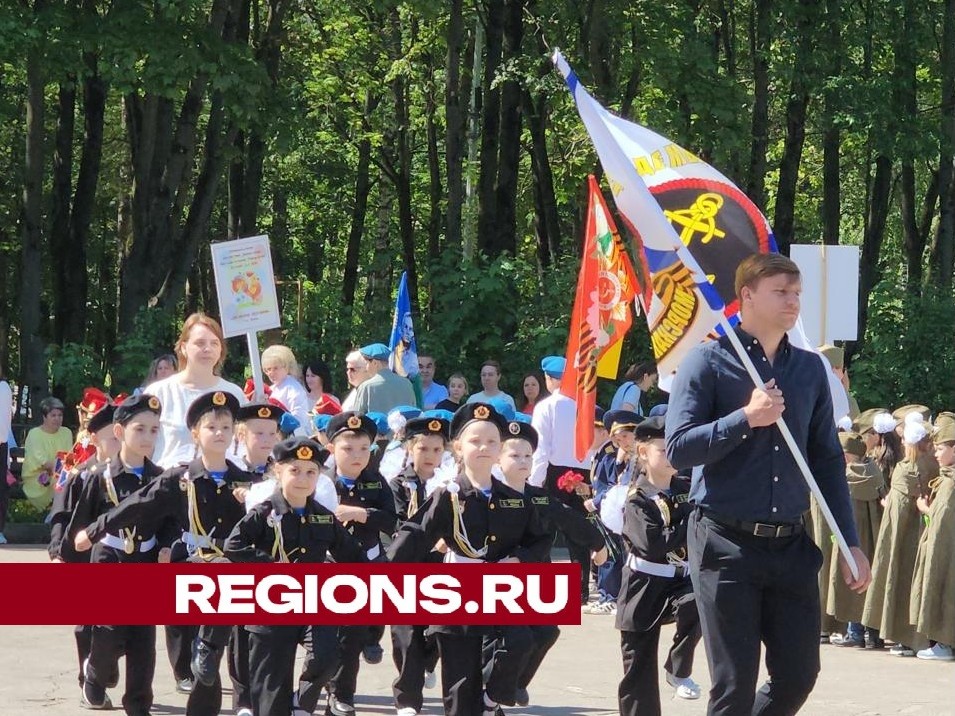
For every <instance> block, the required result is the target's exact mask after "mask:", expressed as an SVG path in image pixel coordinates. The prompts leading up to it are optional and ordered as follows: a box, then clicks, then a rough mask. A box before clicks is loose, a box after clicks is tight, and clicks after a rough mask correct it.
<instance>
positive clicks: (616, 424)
mask: <svg viewBox="0 0 955 716" xmlns="http://www.w3.org/2000/svg"><path fill="white" fill-rule="evenodd" d="M642 420H643V418H642V417H640V416H639V415H637V414H636V413H635V412H633V411H632V410H608V411H607V412H606V413H604V427H605V428H607V432H608V433H610V434H611V435H613V434H614V433H615V432H617V431H618V430H634V429H636V427H637V426H638V425H639V424H640V422H641V421H642Z"/></svg>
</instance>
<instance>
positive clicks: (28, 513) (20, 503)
mask: <svg viewBox="0 0 955 716" xmlns="http://www.w3.org/2000/svg"><path fill="white" fill-rule="evenodd" d="M45 517H46V510H45V509H42V508H40V507H36V506H35V505H34V504H33V503H31V502H30V501H29V500H10V504H9V509H8V511H7V522H10V523H11V524H18V525H22V524H39V523H41V522H43V519H44V518H45Z"/></svg>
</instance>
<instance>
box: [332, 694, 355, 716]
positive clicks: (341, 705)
mask: <svg viewBox="0 0 955 716" xmlns="http://www.w3.org/2000/svg"><path fill="white" fill-rule="evenodd" d="M326 712H327V713H329V714H331V716H355V707H354V706H352V705H351V704H346V703H345V702H344V701H339V700H338V699H336V698H335V695H334V694H329V695H328V706H327V707H326Z"/></svg>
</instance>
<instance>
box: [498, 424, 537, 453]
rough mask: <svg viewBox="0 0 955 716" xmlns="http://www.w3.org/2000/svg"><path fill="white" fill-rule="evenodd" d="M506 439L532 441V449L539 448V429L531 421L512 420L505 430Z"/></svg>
mask: <svg viewBox="0 0 955 716" xmlns="http://www.w3.org/2000/svg"><path fill="white" fill-rule="evenodd" d="M504 440H505V441H507V440H526V441H527V442H529V443H530V445H531V450H537V441H538V436H537V430H535V429H534V426H533V425H531V424H530V423H524V422H521V421H519V420H512V421H511V422H509V423H508V424H507V430H505V431H504Z"/></svg>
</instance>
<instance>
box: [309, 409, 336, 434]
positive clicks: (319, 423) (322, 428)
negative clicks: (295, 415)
mask: <svg viewBox="0 0 955 716" xmlns="http://www.w3.org/2000/svg"><path fill="white" fill-rule="evenodd" d="M331 419H332V416H331V415H325V414H324V413H319V414H318V415H313V416H312V425H313V426H315V429H316V430H317V431H318V432H320V433H324V432H326V430H328V421H329V420H331Z"/></svg>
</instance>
